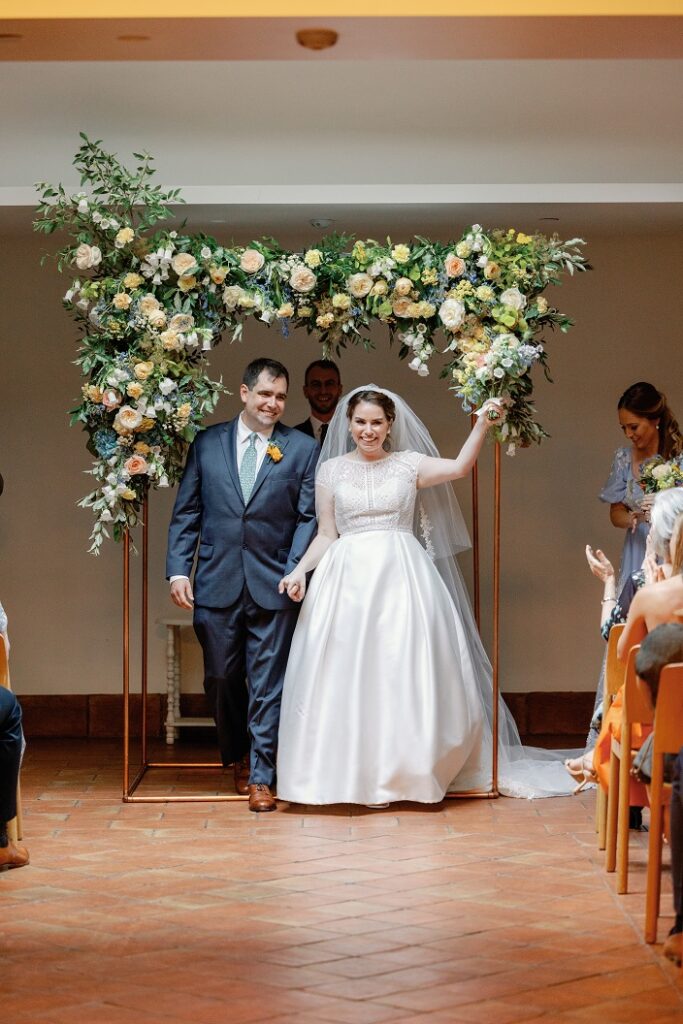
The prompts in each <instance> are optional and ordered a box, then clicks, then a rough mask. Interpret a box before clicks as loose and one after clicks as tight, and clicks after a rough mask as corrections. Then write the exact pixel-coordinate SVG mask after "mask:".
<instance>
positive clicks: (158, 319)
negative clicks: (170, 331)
mask: <svg viewBox="0 0 683 1024" xmlns="http://www.w3.org/2000/svg"><path fill="white" fill-rule="evenodd" d="M147 319H148V320H149V325H150V327H154V329H155V330H157V331H160V330H161V329H162V327H165V326H166V314H165V313H164V311H163V309H155V310H154V312H153V313H150V315H149V316H148V317H147Z"/></svg>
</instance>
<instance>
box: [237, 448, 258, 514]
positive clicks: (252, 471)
mask: <svg viewBox="0 0 683 1024" xmlns="http://www.w3.org/2000/svg"><path fill="white" fill-rule="evenodd" d="M256 437H257V435H256V434H250V435H249V444H248V446H247V450H246V452H245V453H244V457H243V459H242V463H241V465H240V486H241V488H242V496H243V497H244V501H245V503H246V502H247V501H249V498H250V497H251V492H252V491H253V489H254V484H255V482H256Z"/></svg>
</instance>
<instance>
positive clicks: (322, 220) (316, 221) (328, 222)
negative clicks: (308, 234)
mask: <svg viewBox="0 0 683 1024" xmlns="http://www.w3.org/2000/svg"><path fill="white" fill-rule="evenodd" d="M308 223H309V224H310V225H311V227H312V228H329V227H331V226H332V225H333V224H334V221H333V220H332V218H331V217H314V218H313V220H309V222H308Z"/></svg>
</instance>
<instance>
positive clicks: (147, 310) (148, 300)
mask: <svg viewBox="0 0 683 1024" xmlns="http://www.w3.org/2000/svg"><path fill="white" fill-rule="evenodd" d="M160 308H161V305H160V302H159V300H158V299H157V297H156V296H155V295H143V296H142V298H141V299H140V301H139V302H138V310H139V311H140V313H141V315H142V316H146V317H149V316H151V314H152V313H156V312H157V310H158V309H160Z"/></svg>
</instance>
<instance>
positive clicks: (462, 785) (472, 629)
mask: <svg viewBox="0 0 683 1024" xmlns="http://www.w3.org/2000/svg"><path fill="white" fill-rule="evenodd" d="M361 391H380V392H382V393H383V394H385V395H387V396H388V397H389V398H390V399H391V400H392V402H393V403H394V406H395V408H396V419H395V420H394V422H393V424H392V426H391V438H390V441H391V450H392V451H413V452H420V453H421V454H422V455H430V456H433V457H436V458H438V457H439V451H438V449H437V447H436V445H435V444H434V441H433V440H432V438H431V436H430V434H429V431H428V430H427V428H426V427H425V425H424V423H422V421H421V420H420V419H419V418H418V416H416V415H415V413H414V412H413V411H412V409H411V408H410V406H409V405H408V404H407V403H406V402H404V400H403V399H402V398H401V397H400V396H399V395H396V394H394V393H393V392H392V391H388V390H387V389H386V388H381V387H378V386H377V385H376V384H366V385H363V386H362V387H359V388H354V390H353V391H350V392H349V394H348V395H345V396H344V397H343V398H342V399H341V400H340V402H339V404H338V406H337V408H336V410H335V414H334V416H333V418H332V420H331V421H330V424H329V427H328V430H327V434H326V437H325V442H324V444H323V446H322V451H321V454H320V459H319V461H318V470H320V467H321V466H322V465H323V463H325V462H327V461H328V460H329V459H334V458H337V457H338V456H340V455H346V454H347V453H348V452H350V451H352V450H353V448H354V444H353V441H352V439H351V436H350V433H349V420H348V416H347V410H348V406H349V401H350V400H351V398H352V397H353V396H354V395H356V394H358V392H361ZM413 533H414V535H415V536H416V538H417V540H418V541H419V542H420V544H421V545H422V547H423V548H424V549H425V551H426V552H427V554H428V555H429V557H430V558H431V559H432V561H433V562H434V565H435V567H436V568H437V570H438V572H439V575H440V576H441V578H442V580H443V582H444V583H445V585H446V587H447V589H448V592H449V594H450V596H451V599H452V600H453V603H454V604H455V607H456V610H457V611H458V613H459V615H460V619H461V622H462V627H463V632H464V643H461V644H460V647H461V652H462V654H463V659H464V662H466V660H467V659H469V662H470V664H469V665H468V664H466V663H463V666H462V668H463V671H464V672H468V673H469V672H471V673H472V674H473V675H474V678H475V679H476V681H477V684H478V687H479V691H480V694H481V700H482V706H483V709H484V714H485V723H484V739H483V743H482V750H481V752H480V755H479V758H478V760H477V763H476V764H475V763H473V764H472V765H471V766H470V765H467V766H466V767H465V770H464V771H463V772H462V773H461V774H460V775H458V777H457V779H455V780H454V782H453V783H452V785H451V786H450V787H449V792H458V791H465V790H471V789H484V790H487V789H490V787H491V763H492V735H493V732H492V730H493V678H492V670H491V663H490V662H489V659H488V656H487V654H486V651H485V650H484V646H483V644H482V642H481V638H480V636H479V631H478V629H477V626H476V623H475V621H474V616H473V614H472V609H471V606H470V600H469V595H468V593H467V588H466V587H465V583H464V580H463V578H462V574H461V572H460V568H459V566H458V564H457V562H456V560H455V555H457V554H458V553H459V552H461V551H465V550H466V549H467V548H469V547H470V541H469V536H468V533H467V527H466V525H465V521H464V519H463V515H462V512H461V511H460V506H459V505H458V502H457V500H456V497H455V494H454V493H453V489H452V487H451V485H450V484H448V483H446V484H440V485H438V486H436V487H428V488H422V489H420V490H419V491H418V492H417V500H416V503H415V517H414V522H413ZM498 750H499V772H498V789H499V791H500V792H501V793H503V794H504V795H506V796H516V797H528V798H530V799H531V798H534V797H546V796H560V795H565V794H567V793H571V792H572V789H573V785H574V784H573V781H572V779H571V778H570V777H569V775H568V774H567V772H566V770H565V769H564V767H563V765H562V758H563V756H564V753H562V754H561V753H559V752H558V751H551V750H543V749H541V748H531V747H523V746H522V742H521V740H520V736H519V732H518V730H517V726H516V724H515V721H514V719H513V717H512V715H511V713H510V711H509V709H508V707H507V705H506V704H505V702H504V701H503V700H502V698H499V703H498Z"/></svg>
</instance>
